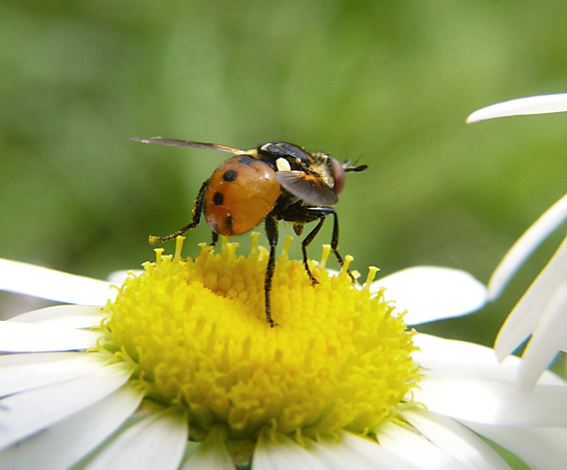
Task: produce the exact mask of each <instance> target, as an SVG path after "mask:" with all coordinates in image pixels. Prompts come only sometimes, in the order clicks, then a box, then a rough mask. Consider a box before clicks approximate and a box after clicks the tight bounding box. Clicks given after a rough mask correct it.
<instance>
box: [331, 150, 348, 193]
mask: <svg viewBox="0 0 567 470" xmlns="http://www.w3.org/2000/svg"><path fill="white" fill-rule="evenodd" d="M330 160H331V165H332V167H333V174H334V175H333V176H334V180H335V184H334V186H333V191H335V194H336V195H337V196H338V195H339V194H341V191H342V190H343V188H344V187H345V170H344V167H343V164H342V163H341V162H339V161H338V160H337V159H335V158H330Z"/></svg>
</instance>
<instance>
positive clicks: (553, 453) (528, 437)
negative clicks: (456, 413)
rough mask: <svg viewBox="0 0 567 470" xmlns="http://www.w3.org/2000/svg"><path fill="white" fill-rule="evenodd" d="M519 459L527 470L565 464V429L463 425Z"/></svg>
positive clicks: (566, 453) (551, 469)
mask: <svg viewBox="0 0 567 470" xmlns="http://www.w3.org/2000/svg"><path fill="white" fill-rule="evenodd" d="M465 424H466V425H467V426H469V427H470V428H471V429H472V430H473V431H475V432H477V433H479V434H480V435H482V436H486V437H487V438H488V439H490V440H491V441H494V442H496V443H497V444H499V445H501V446H502V447H504V448H505V449H508V450H510V451H511V452H513V453H514V454H515V455H517V456H518V457H519V458H520V459H522V460H523V461H524V462H525V463H526V464H527V465H528V466H529V467H530V468H537V469H541V470H546V469H548V470H555V469H558V468H563V467H564V466H565V462H567V446H566V445H565V442H566V441H567V429H564V428H524V427H519V428H509V427H503V426H489V425H487V424H479V423H465Z"/></svg>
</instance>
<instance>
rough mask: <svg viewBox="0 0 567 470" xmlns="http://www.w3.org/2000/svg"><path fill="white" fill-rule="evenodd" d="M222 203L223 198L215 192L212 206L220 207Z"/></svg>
mask: <svg viewBox="0 0 567 470" xmlns="http://www.w3.org/2000/svg"><path fill="white" fill-rule="evenodd" d="M223 202H224V196H223V195H222V193H219V192H216V193H215V195H214V196H213V204H214V205H215V206H222V203H223Z"/></svg>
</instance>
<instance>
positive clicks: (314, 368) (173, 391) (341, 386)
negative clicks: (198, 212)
mask: <svg viewBox="0 0 567 470" xmlns="http://www.w3.org/2000/svg"><path fill="white" fill-rule="evenodd" d="M181 243H182V238H181V237H180V238H179V239H178V245H177V249H176V254H175V255H174V256H172V255H164V254H163V250H162V249H158V250H156V261H155V262H154V263H149V262H148V263H145V265H144V268H145V271H144V272H143V273H142V274H141V275H139V276H136V275H134V274H132V275H130V276H129V278H128V279H127V280H126V282H125V283H124V285H123V286H122V287H121V288H120V289H119V294H118V296H117V298H116V300H115V301H114V302H113V303H110V304H108V306H107V307H106V308H107V311H108V313H109V320H108V322H107V324H106V328H107V330H108V331H107V338H108V340H107V345H106V346H105V347H107V349H110V350H112V351H114V352H115V353H116V355H117V356H120V357H122V358H124V360H128V361H131V362H132V363H133V364H135V370H136V372H135V375H134V379H135V380H138V381H140V382H141V383H143V385H144V387H145V390H146V395H147V398H148V399H150V400H153V401H155V402H157V403H160V404H162V405H165V406H181V407H183V408H184V409H186V414H187V416H188V417H189V418H188V419H189V426H190V430H191V435H192V436H195V435H199V436H206V435H207V433H208V432H209V431H210V430H211V429H213V428H214V427H215V426H218V425H222V426H224V427H225V429H226V430H227V436H228V437H229V438H230V439H245V440H246V439H251V440H255V439H256V438H257V437H258V435H259V433H260V432H261V431H262V430H263V429H269V430H271V431H277V432H282V433H286V434H288V435H290V436H295V437H297V436H301V435H307V436H312V437H316V436H320V435H323V434H335V433H336V432H337V431H339V430H341V429H347V430H351V431H354V432H357V433H362V434H364V433H367V432H368V430H369V429H373V428H375V427H376V426H377V425H378V424H379V423H381V422H382V421H384V420H386V419H389V418H392V417H394V416H395V414H396V409H397V407H398V406H400V405H401V404H402V403H403V400H404V397H405V396H406V395H408V391H409V390H410V389H411V388H412V387H414V386H416V384H417V381H418V372H417V369H418V368H417V366H416V365H415V364H414V363H413V361H412V359H411V353H412V352H413V351H415V349H416V348H415V346H414V345H413V343H412V334H413V333H412V332H411V331H408V330H407V328H406V325H405V324H404V322H403V316H399V315H398V316H396V315H393V314H392V312H393V307H392V305H391V304H389V303H388V302H386V301H385V300H384V298H383V295H382V293H377V294H376V293H370V291H369V289H368V285H369V284H370V282H371V281H372V277H373V276H374V273H375V268H374V269H371V270H370V273H369V278H368V279H367V282H366V283H365V284H364V286H363V287H360V286H358V287H357V286H355V285H353V283H352V279H351V277H350V276H349V274H348V272H347V271H346V270H343V271H341V272H340V273H339V274H337V275H331V274H330V273H329V272H328V271H326V270H325V269H323V268H321V267H320V264H323V265H324V263H325V261H326V257H327V256H328V253H329V250H328V248H325V249H324V255H323V259H322V260H321V263H320V264H318V263H316V262H313V261H312V262H310V268H311V271H312V273H313V275H314V277H315V278H316V279H317V280H318V281H319V282H318V283H317V284H315V285H312V283H311V281H310V279H309V277H308V276H307V273H306V271H305V268H304V266H303V264H302V263H301V262H300V261H290V260H289V259H288V256H287V248H286V247H287V246H289V242H288V243H287V244H286V247H284V251H283V253H282V254H281V255H280V256H279V259H278V261H277V263H276V269H275V274H274V278H273V285H272V299H271V305H272V316H273V318H274V320H275V322H276V323H277V324H278V326H277V327H274V328H271V327H270V324H269V323H268V322H267V321H266V315H265V310H264V308H265V307H264V305H265V304H264V278H265V273H266V265H267V261H268V252H267V250H266V249H265V248H263V247H259V246H258V234H253V240H252V249H251V250H250V253H249V254H248V256H246V257H245V256H242V255H237V253H236V248H237V244H233V243H228V242H227V241H226V239H224V238H223V242H222V247H221V249H220V253H215V252H214V251H213V250H212V248H211V247H208V246H206V245H204V244H202V245H201V252H200V254H199V255H198V256H197V257H196V258H195V259H191V258H182V257H181V256H180V252H181Z"/></svg>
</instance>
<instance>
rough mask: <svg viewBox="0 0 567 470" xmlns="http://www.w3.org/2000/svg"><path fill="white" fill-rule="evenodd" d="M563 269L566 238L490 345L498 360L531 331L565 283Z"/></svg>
mask: <svg viewBox="0 0 567 470" xmlns="http://www.w3.org/2000/svg"><path fill="white" fill-rule="evenodd" d="M565 266H567V239H565V240H564V241H563V243H562V244H561V246H560V247H559V248H558V249H557V251H556V252H555V254H554V255H553V257H552V258H551V260H550V261H549V263H547V266H546V267H545V268H543V270H542V271H541V272H540V273H539V275H538V277H537V278H536V279H535V281H534V282H533V283H532V285H531V286H530V287H529V288H528V290H527V291H526V293H525V294H524V296H523V297H522V298H521V299H520V301H519V302H518V303H517V304H516V306H515V307H514V309H513V310H512V312H510V314H509V315H508V317H507V318H506V320H505V321H504V324H503V325H502V327H501V328H500V331H499V332H498V336H497V338H496V342H495V344H494V349H495V351H496V355H497V356H498V358H499V359H502V358H504V357H506V356H507V355H508V354H510V353H511V352H512V351H514V350H515V349H516V348H517V347H518V346H520V344H521V343H522V342H523V341H524V340H525V339H526V338H527V337H528V336H529V335H530V334H531V333H532V332H533V331H534V329H535V327H536V326H537V324H538V322H539V319H540V316H541V314H542V312H543V310H544V308H545V306H546V305H547V303H548V302H549V300H550V299H551V297H552V296H553V294H554V292H555V291H557V290H558V289H560V287H561V285H562V284H563V283H564V282H565V281H566V280H567V276H566V275H565Z"/></svg>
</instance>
